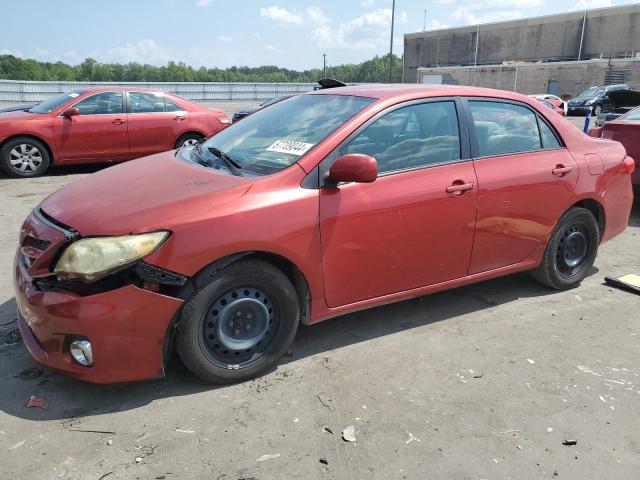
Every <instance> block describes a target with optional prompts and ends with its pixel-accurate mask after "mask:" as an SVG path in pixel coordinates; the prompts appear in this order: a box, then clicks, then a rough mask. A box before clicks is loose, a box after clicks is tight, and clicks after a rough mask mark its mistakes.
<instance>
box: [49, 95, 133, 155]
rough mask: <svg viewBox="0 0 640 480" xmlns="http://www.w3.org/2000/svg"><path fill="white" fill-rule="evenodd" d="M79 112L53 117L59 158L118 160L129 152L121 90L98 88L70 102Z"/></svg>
mask: <svg viewBox="0 0 640 480" xmlns="http://www.w3.org/2000/svg"><path fill="white" fill-rule="evenodd" d="M73 106H74V107H76V108H78V109H79V110H80V115H76V116H74V117H70V118H65V117H63V116H62V114H60V115H59V116H57V117H56V118H55V119H54V121H53V130H54V135H55V139H56V143H57V146H58V152H59V155H60V158H61V159H62V160H66V161H88V160H94V161H112V160H114V161H118V160H123V159H126V158H127V156H128V155H129V137H128V133H127V117H126V115H125V114H124V106H123V92H101V93H96V94H93V95H90V96H88V97H86V98H84V99H82V100H80V101H79V102H78V103H76V104H75V105H73Z"/></svg>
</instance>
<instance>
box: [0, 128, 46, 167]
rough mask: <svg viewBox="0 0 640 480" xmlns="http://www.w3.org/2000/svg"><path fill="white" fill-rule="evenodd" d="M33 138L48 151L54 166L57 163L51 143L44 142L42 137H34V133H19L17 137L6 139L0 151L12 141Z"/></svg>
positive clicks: (0, 143)
mask: <svg viewBox="0 0 640 480" xmlns="http://www.w3.org/2000/svg"><path fill="white" fill-rule="evenodd" d="M25 137H26V138H31V139H33V140H37V141H39V142H40V143H42V144H43V145H44V146H45V148H46V149H47V153H48V154H49V164H50V165H53V164H54V162H55V156H54V154H53V149H52V148H51V145H49V142H47V141H46V140H44V139H43V138H42V137H39V136H38V135H33V134H32V133H18V134H16V135H11V136H10V137H7V138H5V139H4V140H3V141H2V142H0V149H1V148H2V147H4V146H5V145H6V143H7V142H10V141H11V140H14V139H16V138H25Z"/></svg>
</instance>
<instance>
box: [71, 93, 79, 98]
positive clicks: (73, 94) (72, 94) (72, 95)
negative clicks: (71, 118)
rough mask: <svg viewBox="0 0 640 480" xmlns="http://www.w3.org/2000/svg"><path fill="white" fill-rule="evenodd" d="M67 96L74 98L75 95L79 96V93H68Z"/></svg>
mask: <svg viewBox="0 0 640 480" xmlns="http://www.w3.org/2000/svg"><path fill="white" fill-rule="evenodd" d="M69 96H70V97H71V98H76V97H78V96H80V94H79V93H70V94H69Z"/></svg>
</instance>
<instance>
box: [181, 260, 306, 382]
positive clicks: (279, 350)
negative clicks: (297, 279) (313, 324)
mask: <svg viewBox="0 0 640 480" xmlns="http://www.w3.org/2000/svg"><path fill="white" fill-rule="evenodd" d="M298 317H299V305H298V297H297V294H296V290H295V288H294V286H293V285H292V284H291V282H290V281H289V279H288V278H287V276H286V275H285V274H284V273H282V271H280V270H279V269H277V268H276V267H274V266H273V265H271V264H269V263H266V262H262V261H255V260H242V261H239V262H236V263H234V264H232V265H230V266H229V267H227V268H225V269H224V270H221V271H219V272H217V273H216V276H215V277H214V279H213V280H212V281H211V282H210V283H209V284H207V285H205V286H204V287H203V288H202V289H200V290H199V291H198V292H196V293H195V294H194V295H193V296H192V297H191V299H189V300H188V301H187V302H186V304H185V306H184V308H183V309H182V313H181V315H180V321H179V326H178V331H177V335H176V349H177V351H178V354H179V355H180V358H181V359H182V361H183V362H184V363H185V365H186V366H187V368H188V369H189V370H191V372H192V373H194V374H195V375H196V376H198V377H200V378H201V379H202V380H204V381H206V382H210V383H217V384H224V383H233V382H240V381H244V380H248V379H250V378H254V377H256V376H259V375H262V374H263V373H265V372H267V371H268V370H269V369H270V368H271V367H273V365H275V363H276V362H277V361H278V360H279V359H280V358H281V357H282V355H284V353H285V352H286V351H287V349H288V348H289V346H290V345H291V342H292V341H293V338H294V336H295V334H296V331H297V329H298Z"/></svg>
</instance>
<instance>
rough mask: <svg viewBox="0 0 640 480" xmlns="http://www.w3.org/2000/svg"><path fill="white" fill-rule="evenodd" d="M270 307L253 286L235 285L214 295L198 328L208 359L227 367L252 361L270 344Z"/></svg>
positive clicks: (273, 322) (273, 323)
mask: <svg viewBox="0 0 640 480" xmlns="http://www.w3.org/2000/svg"><path fill="white" fill-rule="evenodd" d="M274 313H275V312H274V306H273V305H272V303H271V300H270V299H269V297H268V296H267V295H266V294H265V293H264V292H263V291H262V290H260V289H258V288H255V287H248V286H245V287H239V288H233V289H230V290H227V291H226V292H225V293H223V294H222V295H220V296H218V297H217V298H216V299H215V300H214V301H213V302H212V303H211V304H210V307H209V309H208V312H207V315H206V317H205V319H204V324H203V328H202V336H203V340H204V350H205V353H206V355H207V356H208V357H209V360H210V361H211V362H213V363H214V364H217V365H222V366H223V367H225V368H229V366H230V365H233V367H234V368H243V367H247V366H249V365H251V364H254V363H255V362H256V361H257V360H258V359H259V358H261V357H262V355H263V353H264V351H265V349H266V348H267V347H268V346H269V345H270V343H271V340H272V338H273V336H274V333H275V330H276V328H277V322H276V320H275V315H274Z"/></svg>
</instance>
